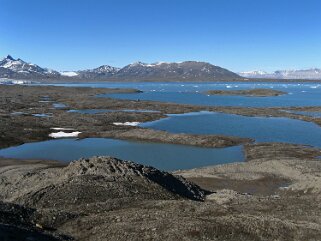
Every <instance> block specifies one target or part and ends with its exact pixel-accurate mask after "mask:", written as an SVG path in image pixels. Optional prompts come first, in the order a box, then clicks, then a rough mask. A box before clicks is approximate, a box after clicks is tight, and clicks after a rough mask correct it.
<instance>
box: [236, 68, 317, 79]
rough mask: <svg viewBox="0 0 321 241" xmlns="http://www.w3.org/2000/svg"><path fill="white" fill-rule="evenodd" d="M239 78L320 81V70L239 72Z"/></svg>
mask: <svg viewBox="0 0 321 241" xmlns="http://www.w3.org/2000/svg"><path fill="white" fill-rule="evenodd" d="M238 74H239V75H240V76H242V77H245V78H265V79H311V80H313V79H315V80H320V79H321V69H317V68H314V69H303V70H277V71H275V72H273V73H268V72H265V71H261V70H255V71H248V72H240V73H238Z"/></svg>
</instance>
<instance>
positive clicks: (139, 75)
mask: <svg viewBox="0 0 321 241" xmlns="http://www.w3.org/2000/svg"><path fill="white" fill-rule="evenodd" d="M0 78H8V79H26V80H30V79H35V80H62V79H66V80H70V81H77V80H87V81H108V80H110V81H219V80H231V79H232V80H234V79H235V80H237V79H241V77H240V76H239V75H238V74H236V73H233V72H231V71H229V70H227V69H224V68H221V67H219V66H215V65H212V64H210V63H206V62H197V61H185V62H180V63H166V62H158V63H152V64H148V63H143V62H136V63H132V64H129V65H126V66H125V67H123V68H116V67H112V66H109V65H102V66H100V67H97V68H95V69H88V70H79V71H63V72H58V71H55V70H50V69H47V68H42V67H40V66H38V65H36V64H32V63H27V62H25V61H23V60H21V59H14V58H13V57H12V56H10V55H8V56H7V57H5V58H3V59H2V60H0Z"/></svg>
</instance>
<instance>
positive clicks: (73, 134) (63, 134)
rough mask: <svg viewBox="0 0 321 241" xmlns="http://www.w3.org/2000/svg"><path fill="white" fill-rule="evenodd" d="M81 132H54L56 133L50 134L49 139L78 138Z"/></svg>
mask: <svg viewBox="0 0 321 241" xmlns="http://www.w3.org/2000/svg"><path fill="white" fill-rule="evenodd" d="M80 133H81V132H80V131H74V132H71V133H66V132H63V131H59V132H54V133H50V134H49V137H52V138H67V137H78V135H79V134H80Z"/></svg>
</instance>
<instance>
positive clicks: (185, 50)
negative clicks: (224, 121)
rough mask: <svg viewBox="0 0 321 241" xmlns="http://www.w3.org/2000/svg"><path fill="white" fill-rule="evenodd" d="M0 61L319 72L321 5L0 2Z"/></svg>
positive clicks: (196, 0)
mask: <svg viewBox="0 0 321 241" xmlns="http://www.w3.org/2000/svg"><path fill="white" fill-rule="evenodd" d="M0 16H1V20H0V56H5V55H7V54H11V55H13V57H16V58H22V59H24V60H26V61H28V62H33V63H36V64H39V65H40V66H43V67H49V68H53V69H56V70H78V69H86V68H93V67H97V66H99V65H103V64H109V65H113V66H117V67H122V66H124V65H126V64H128V63H131V62H135V61H138V60H140V61H143V62H156V61H168V62H174V61H183V60H199V61H207V62H210V63H212V64H215V65H219V66H222V67H225V68H228V69H230V70H232V71H243V70H254V69H263V70H267V71H272V70H276V69H293V68H310V67H318V68H321V1H320V0H0Z"/></svg>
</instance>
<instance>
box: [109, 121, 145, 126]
mask: <svg viewBox="0 0 321 241" xmlns="http://www.w3.org/2000/svg"><path fill="white" fill-rule="evenodd" d="M113 124H114V125H115V126H138V125H139V124H140V122H136V121H134V122H114V123H113Z"/></svg>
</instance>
